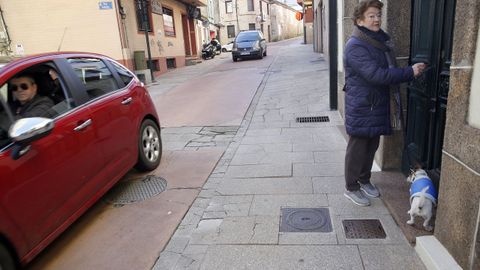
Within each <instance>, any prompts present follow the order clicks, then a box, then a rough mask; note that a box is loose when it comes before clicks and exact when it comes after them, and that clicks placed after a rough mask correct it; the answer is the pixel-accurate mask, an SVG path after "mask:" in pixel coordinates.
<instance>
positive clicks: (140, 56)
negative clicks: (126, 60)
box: [133, 51, 148, 70]
mask: <svg viewBox="0 0 480 270" xmlns="http://www.w3.org/2000/svg"><path fill="white" fill-rule="evenodd" d="M133 60H134V62H135V69H136V70H145V69H147V68H148V67H147V61H145V51H134V52H133Z"/></svg>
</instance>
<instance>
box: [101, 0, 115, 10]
mask: <svg viewBox="0 0 480 270" xmlns="http://www.w3.org/2000/svg"><path fill="white" fill-rule="evenodd" d="M98 8H99V9H113V4H112V2H111V1H108V2H107V1H104V2H98Z"/></svg>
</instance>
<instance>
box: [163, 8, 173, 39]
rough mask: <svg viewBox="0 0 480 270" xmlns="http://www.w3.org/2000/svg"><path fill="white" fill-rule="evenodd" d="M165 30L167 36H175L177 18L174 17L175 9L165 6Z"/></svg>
mask: <svg viewBox="0 0 480 270" xmlns="http://www.w3.org/2000/svg"><path fill="white" fill-rule="evenodd" d="M162 10H163V31H165V36H167V37H174V36H175V20H174V19H173V11H172V10H171V9H169V8H166V7H163V8H162Z"/></svg>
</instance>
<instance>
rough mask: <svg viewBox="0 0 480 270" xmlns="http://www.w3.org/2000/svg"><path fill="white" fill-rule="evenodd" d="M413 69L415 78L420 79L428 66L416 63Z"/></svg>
mask: <svg viewBox="0 0 480 270" xmlns="http://www.w3.org/2000/svg"><path fill="white" fill-rule="evenodd" d="M412 68H413V76H414V77H418V76H420V75H422V74H423V72H424V71H425V69H426V68H427V64H425V63H416V64H415V65H413V66H412Z"/></svg>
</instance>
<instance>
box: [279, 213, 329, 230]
mask: <svg viewBox="0 0 480 270" xmlns="http://www.w3.org/2000/svg"><path fill="white" fill-rule="evenodd" d="M331 231H332V222H331V221H330V213H329V211H328V208H282V216H281V221H280V232H331Z"/></svg>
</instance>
